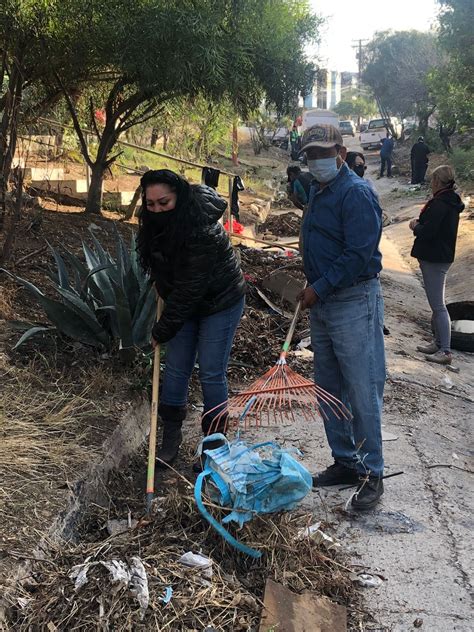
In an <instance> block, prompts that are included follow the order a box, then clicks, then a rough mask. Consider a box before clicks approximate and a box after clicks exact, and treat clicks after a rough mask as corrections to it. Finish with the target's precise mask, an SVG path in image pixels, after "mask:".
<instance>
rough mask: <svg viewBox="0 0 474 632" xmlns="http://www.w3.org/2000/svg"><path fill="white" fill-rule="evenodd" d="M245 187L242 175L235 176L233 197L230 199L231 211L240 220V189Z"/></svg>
mask: <svg viewBox="0 0 474 632" xmlns="http://www.w3.org/2000/svg"><path fill="white" fill-rule="evenodd" d="M244 189H245V186H244V183H243V181H242V178H241V177H240V176H235V178H234V183H233V184H232V199H231V201H230V212H231V213H232V215H233V216H234V217H235V219H236V220H237V221H239V219H240V218H239V212H240V209H239V191H243V190H244Z"/></svg>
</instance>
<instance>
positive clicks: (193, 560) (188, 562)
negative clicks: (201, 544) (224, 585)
mask: <svg viewBox="0 0 474 632" xmlns="http://www.w3.org/2000/svg"><path fill="white" fill-rule="evenodd" d="M178 562H179V563H180V564H183V565H184V566H189V567H190V568H199V569H200V570H202V575H203V576H204V577H207V579H211V578H212V560H211V558H209V557H205V556H204V555H200V554H199V553H192V551H188V552H187V553H184V554H183V555H182V556H181V557H180V558H179V560H178Z"/></svg>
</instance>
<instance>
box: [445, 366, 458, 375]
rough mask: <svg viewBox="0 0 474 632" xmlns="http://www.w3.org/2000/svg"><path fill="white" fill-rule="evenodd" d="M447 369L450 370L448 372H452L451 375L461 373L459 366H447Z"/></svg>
mask: <svg viewBox="0 0 474 632" xmlns="http://www.w3.org/2000/svg"><path fill="white" fill-rule="evenodd" d="M446 368H447V369H448V371H451V373H459V371H460V369H459V367H458V366H453V365H452V364H447V365H446Z"/></svg>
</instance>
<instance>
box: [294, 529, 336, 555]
mask: <svg viewBox="0 0 474 632" xmlns="http://www.w3.org/2000/svg"><path fill="white" fill-rule="evenodd" d="M320 526H321V523H320V522H316V523H315V524H312V525H310V526H309V527H306V528H304V529H300V530H299V531H298V533H297V534H296V537H297V538H298V539H299V540H303V539H304V538H311V539H312V540H313V542H316V543H317V544H322V545H323V546H324V547H325V548H326V549H329V550H336V549H338V548H339V547H340V546H341V543H340V542H338V541H337V540H336V539H335V538H332V537H331V536H329V535H327V534H326V533H324V531H322V530H321V529H320Z"/></svg>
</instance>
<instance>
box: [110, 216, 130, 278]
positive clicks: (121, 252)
mask: <svg viewBox="0 0 474 632" xmlns="http://www.w3.org/2000/svg"><path fill="white" fill-rule="evenodd" d="M114 229H115V236H116V240H117V260H118V259H120V260H121V261H122V269H123V271H124V273H126V272H127V271H128V270H129V268H130V265H131V261H130V255H129V253H128V250H127V246H126V245H125V242H124V241H123V238H122V235H121V234H120V232H119V229H118V228H117V224H116V223H114Z"/></svg>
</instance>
